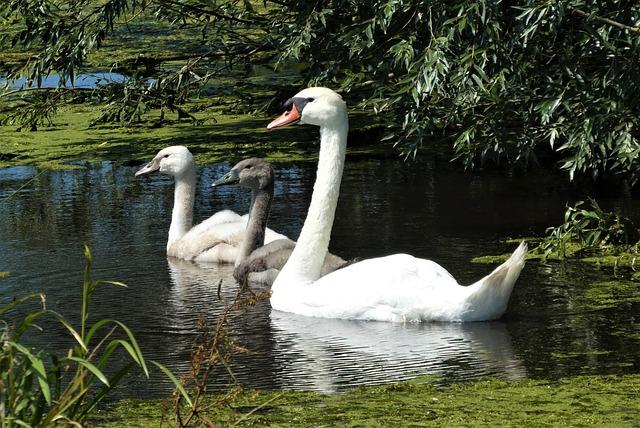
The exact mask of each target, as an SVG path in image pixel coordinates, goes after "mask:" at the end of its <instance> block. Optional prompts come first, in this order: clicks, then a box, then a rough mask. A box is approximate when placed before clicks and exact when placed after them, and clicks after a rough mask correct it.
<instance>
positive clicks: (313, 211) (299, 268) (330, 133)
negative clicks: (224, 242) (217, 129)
mask: <svg viewBox="0 0 640 428" xmlns="http://www.w3.org/2000/svg"><path fill="white" fill-rule="evenodd" d="M336 122H337V123H336ZM348 130H349V123H348V119H347V115H346V113H345V115H344V118H343V119H342V118H341V120H337V121H335V122H334V124H332V125H331V126H323V127H321V128H320V154H319V158H318V171H317V174H316V182H315V184H314V186H313V195H312V196H311V204H310V205H309V211H308V213H307V218H306V220H305V221H304V226H302V231H301V232H300V236H299V238H298V242H297V243H296V246H295V249H294V250H293V253H291V257H289V260H288V261H287V263H286V264H285V266H284V267H283V269H282V271H281V272H280V274H279V275H278V277H277V278H276V281H275V282H274V284H273V287H274V288H276V287H278V286H279V285H285V284H290V285H298V284H305V283H309V282H313V281H315V280H317V279H318V278H320V269H321V267H322V263H323V262H324V259H325V256H326V255H327V251H328V248H329V239H330V238H331V228H332V227H333V219H334V216H335V213H336V205H337V203H338V196H339V195H340V182H341V181H342V170H343V167H344V157H345V153H346V150H347V132H348Z"/></svg>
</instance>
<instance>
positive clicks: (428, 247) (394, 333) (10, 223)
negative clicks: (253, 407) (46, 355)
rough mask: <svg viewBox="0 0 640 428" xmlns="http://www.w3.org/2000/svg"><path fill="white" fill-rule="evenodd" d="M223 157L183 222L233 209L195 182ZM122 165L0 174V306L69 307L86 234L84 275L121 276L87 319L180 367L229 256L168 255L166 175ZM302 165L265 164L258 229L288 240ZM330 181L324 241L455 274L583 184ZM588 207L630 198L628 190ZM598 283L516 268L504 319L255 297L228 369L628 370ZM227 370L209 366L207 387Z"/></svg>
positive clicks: (537, 179) (541, 373) (624, 332)
mask: <svg viewBox="0 0 640 428" xmlns="http://www.w3.org/2000/svg"><path fill="white" fill-rule="evenodd" d="M229 167H230V165H228V164H216V165H209V166H205V167H203V168H201V169H200V170H199V173H200V178H199V182H198V196H197V206H196V219H197V220H201V219H203V218H205V217H206V216H208V215H211V214H212V213H213V212H215V211H217V210H219V209H221V208H230V209H234V210H236V211H239V212H245V211H246V210H247V208H248V202H249V201H248V195H247V194H244V193H242V192H238V191H237V190H236V189H234V188H230V187H227V188H219V189H211V188H210V185H211V183H212V181H213V180H214V179H215V178H217V177H219V176H221V175H222V174H224V172H226V170H227V169H228V168H229ZM135 170H136V168H135V167H124V166H116V165H114V164H111V163H108V162H104V163H102V164H99V165H88V166H87V167H86V168H85V169H81V170H73V171H47V172H39V171H38V170H36V169H35V168H30V167H19V168H9V169H4V170H0V200H1V201H2V203H1V204H0V219H1V220H0V255H2V258H1V259H0V271H10V272H11V276H10V277H9V278H7V279H4V280H0V303H6V302H7V301H9V300H10V299H12V298H14V297H16V296H20V295H23V294H26V293H30V292H33V291H44V292H45V293H46V295H47V299H48V305H49V306H50V307H51V308H53V309H55V310H57V311H59V312H62V313H63V314H65V315H67V316H68V317H69V318H72V319H74V317H77V316H76V313H77V312H79V309H78V308H79V303H80V293H81V280H82V268H83V266H84V260H83V257H82V246H83V244H84V243H87V244H88V245H89V246H90V247H91V249H92V251H93V254H94V257H95V269H94V276H95V277H97V278H103V279H111V280H118V281H122V282H125V283H126V284H128V285H129V288H128V289H126V290H122V289H117V288H103V289H101V290H99V291H98V292H97V294H96V297H95V299H94V301H93V307H92V308H93V309H92V312H91V315H92V317H94V319H98V318H103V317H111V318H116V319H119V320H122V321H124V322H125V323H127V324H128V325H129V327H131V329H132V330H133V331H134V332H135V334H136V336H137V337H138V339H139V342H140V345H141V348H142V350H143V353H144V354H145V356H146V357H147V358H153V359H157V360H160V361H162V362H164V363H165V364H166V365H168V366H169V367H170V368H172V369H173V370H175V371H177V372H181V373H182V372H184V371H186V370H187V368H188V366H189V360H190V352H191V347H192V344H193V341H194V338H195V334H196V332H197V328H196V323H197V320H198V317H199V316H203V317H204V318H205V319H206V320H207V321H208V322H209V323H211V324H212V325H213V324H214V323H215V321H216V319H217V316H218V315H219V314H220V313H221V311H222V309H223V307H224V306H225V304H227V303H229V302H230V301H231V299H232V298H233V296H234V295H235V293H236V285H235V283H234V282H233V280H232V278H231V268H230V267H226V266H223V267H219V266H200V265H195V264H193V263H189V262H183V261H178V260H167V258H166V256H165V243H166V234H167V230H168V226H169V216H170V212H171V205H172V198H173V193H172V192H173V186H172V182H171V180H170V179H169V178H167V177H162V176H154V177H150V178H148V179H136V178H134V176H133V173H134V172H135ZM314 177H315V164H313V163H301V164H293V165H292V164H287V165H282V166H277V179H278V184H277V186H276V196H275V200H274V204H273V209H272V213H271V221H270V226H271V227H272V228H274V229H275V230H277V231H279V232H281V233H284V234H286V235H288V236H289V237H292V238H296V237H297V235H298V234H299V231H300V228H301V226H302V222H303V220H304V215H305V212H306V207H307V205H308V202H309V199H310V195H311V191H312V184H313V180H314ZM21 186H23V187H22V188H20V187H21ZM17 189H19V190H17ZM341 189H342V192H341V196H340V201H339V204H338V210H337V213H336V221H335V226H334V228H333V233H332V240H331V250H332V251H333V252H334V253H336V254H339V255H341V256H343V257H345V258H352V257H371V256H379V255H386V254H392V253H396V252H408V253H411V254H413V255H415V256H418V257H425V258H430V259H433V260H435V261H437V262H438V263H440V264H442V265H443V266H444V267H446V268H447V269H448V270H449V271H450V272H451V273H452V274H453V275H454V276H455V277H456V278H457V279H458V280H459V281H460V282H461V283H471V282H473V281H475V280H477V279H479V278H480V277H481V276H483V275H485V274H487V273H488V272H489V271H490V270H491V268H492V267H491V266H484V265H475V264H471V263H470V262H469V260H470V259H471V258H473V257H475V256H479V255H485V254H495V253H503V252H507V251H511V250H513V249H514V248H515V245H507V244H504V243H502V242H501V240H502V239H503V238H504V237H506V236H530V235H532V234H541V233H543V232H544V229H545V228H546V227H548V226H551V225H556V224H558V223H559V222H560V221H561V219H562V213H563V211H564V206H565V202H566V201H567V200H575V199H576V198H578V197H580V196H581V192H580V190H579V189H577V188H575V187H574V186H569V185H568V184H566V183H565V181H564V180H563V179H562V178H558V177H553V176H549V175H545V174H535V173H530V174H527V175H517V174H516V175H506V174H504V173H490V172H487V173H483V174H473V173H464V172H460V171H455V170H451V169H450V168H442V167H441V165H438V164H436V163H435V162H432V161H425V162H421V163H415V164H405V163H403V162H402V161H399V160H366V161H348V162H347V165H346V167H345V176H344V179H343V184H342V188H341ZM604 205H605V206H607V207H614V206H617V207H622V208H623V209H625V210H630V209H636V208H637V206H638V204H637V201H635V200H632V199H615V200H608V201H604ZM608 279H611V278H610V275H609V273H606V272H602V271H600V270H598V269H597V268H593V267H588V266H582V265H571V264H569V265H560V264H552V265H549V266H545V265H540V264H536V263H528V264H527V266H526V267H525V269H524V271H523V273H522V275H521V278H520V279H519V281H518V283H517V285H516V287H515V290H514V292H513V295H512V298H511V301H510V304H509V308H508V310H507V314H506V315H505V316H504V317H503V319H501V320H500V321H496V322H487V323H469V324H456V323H430V324H422V325H398V324H390V323H379V322H353V321H341V320H322V319H314V318H306V317H300V316H296V315H291V314H285V313H280V312H276V311H273V312H272V311H271V309H270V307H269V304H268V301H263V302H260V303H258V304H257V305H255V306H252V307H249V308H247V309H246V310H245V312H246V313H244V314H243V315H242V316H241V317H236V318H234V321H233V323H232V326H233V329H234V332H235V334H236V335H237V337H238V339H239V342H240V343H242V344H243V345H244V346H245V347H246V348H247V349H248V350H249V352H248V353H245V354H242V355H239V356H238V357H236V358H235V359H234V361H233V365H232V368H233V372H234V374H235V376H236V379H237V380H238V381H239V382H241V383H242V384H244V385H245V386H248V387H265V388H287V389H314V390H320V391H339V390H341V389H344V388H347V387H350V386H354V385H360V384H376V383H384V382H390V381H395V380H400V379H408V378H412V377H415V376H417V375H423V374H431V375H436V376H439V377H440V378H441V379H442V380H443V381H444V382H452V381H465V380H469V379H477V378H480V377H484V376H498V377H502V378H509V379H513V378H522V377H535V378H556V377H560V376H567V375H574V374H611V373H627V372H634V373H635V372H638V364H639V359H640V334H639V333H640V324H639V323H638V320H637V314H638V313H639V312H638V309H639V304H638V303H637V301H638V299H637V298H636V299H635V300H634V299H633V298H632V299H624V298H623V299H621V300H620V301H617V300H615V299H614V302H613V303H612V304H610V305H609V306H607V307H597V308H596V309H594V305H593V304H592V303H593V301H592V300H593V299H592V298H591V297H590V296H592V295H593V290H594V287H595V288H597V287H598V285H597V284H598V282H600V281H606V280H608ZM221 280H222V283H221V284H220V281H221ZM218 284H220V291H221V293H220V294H221V295H220V297H219V296H218ZM635 285H636V284H632V286H630V287H627V293H628V290H629V289H631V290H632V291H631V293H632V294H633V296H632V297H634V296H635V297H638V292H637V291H633V290H638V288H637V287H635ZM634 287H635V288H634ZM612 293H613V294H614V295H615V293H617V291H616V290H615V289H614V290H613V291H612ZM596 294H597V293H596ZM614 297H615V296H614ZM623 297H625V296H623ZM627 297H628V296H627ZM32 340H34V341H35V342H36V343H40V344H43V345H44V344H47V345H48V346H52V347H54V348H64V346H67V345H68V344H69V341H68V338H67V336H66V335H65V334H64V332H63V331H58V330H51V329H48V330H46V333H45V334H41V335H35V336H34V337H33V338H32ZM228 381H229V379H228V376H227V375H226V373H225V372H224V370H221V371H219V372H218V373H216V375H215V376H213V381H212V388H214V389H215V388H224V387H225V385H226V383H227V382H228ZM170 390H171V385H170V383H169V381H167V380H166V379H164V378H163V377H162V376H161V375H159V374H156V375H154V376H153V377H152V379H151V380H150V381H144V380H142V379H136V380H135V381H134V383H133V384H131V385H128V386H127V389H126V390H125V391H124V392H123V394H125V395H131V396H136V397H140V396H163V395H166V394H167V393H168V391H170Z"/></svg>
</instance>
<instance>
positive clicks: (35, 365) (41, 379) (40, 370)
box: [7, 342, 51, 405]
mask: <svg viewBox="0 0 640 428" xmlns="http://www.w3.org/2000/svg"><path fill="white" fill-rule="evenodd" d="M7 343H8V344H9V346H12V347H14V348H15V349H17V350H18V351H19V352H21V353H23V354H24V355H26V356H27V358H28V359H29V362H30V363H31V368H32V369H33V370H34V371H35V372H36V374H37V375H38V383H39V384H40V391H41V392H42V395H43V396H44V399H45V400H46V401H47V404H49V405H51V390H50V388H49V382H48V381H47V371H46V370H45V368H44V363H43V362H42V360H41V359H40V358H38V357H37V356H35V355H33V354H32V353H31V351H29V350H28V349H27V348H25V347H24V346H22V345H20V344H19V343H16V342H7Z"/></svg>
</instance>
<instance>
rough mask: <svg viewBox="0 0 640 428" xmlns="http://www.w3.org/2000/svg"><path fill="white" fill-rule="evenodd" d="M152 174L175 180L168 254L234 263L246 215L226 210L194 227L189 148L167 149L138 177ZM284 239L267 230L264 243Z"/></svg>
mask: <svg viewBox="0 0 640 428" xmlns="http://www.w3.org/2000/svg"><path fill="white" fill-rule="evenodd" d="M153 172H159V173H161V174H165V175H170V176H173V177H174V179H175V191H174V200H173V212H172V214H171V226H169V238H168V240H167V255H168V256H171V257H177V258H180V259H184V260H194V261H198V262H215V263H233V262H235V260H236V256H237V254H238V247H239V245H240V243H241V242H242V240H243V239H244V235H245V227H246V225H247V216H246V215H245V216H240V215H238V214H236V213H235V212H233V211H230V210H223V211H219V212H217V213H215V214H214V215H212V216H211V217H209V218H208V219H206V220H204V221H203V222H202V223H200V224H198V225H196V226H193V204H194V202H195V193H196V165H195V162H194V160H193V155H192V154H191V152H190V151H189V149H187V148H186V147H183V146H171V147H166V148H164V149H162V150H160V151H159V152H158V154H157V155H156V156H155V157H154V158H153V159H152V160H151V162H149V163H148V164H147V165H146V166H145V167H144V168H142V169H140V170H139V171H138V172H136V174H135V175H136V177H137V176H140V175H146V174H151V173H153ZM283 238H286V236H284V235H281V234H279V233H276V232H274V231H273V230H271V229H267V230H266V233H265V242H271V241H273V240H276V239H283Z"/></svg>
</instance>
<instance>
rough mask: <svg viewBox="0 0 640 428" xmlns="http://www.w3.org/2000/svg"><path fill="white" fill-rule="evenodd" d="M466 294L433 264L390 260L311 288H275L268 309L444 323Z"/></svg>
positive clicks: (341, 272)
mask: <svg viewBox="0 0 640 428" xmlns="http://www.w3.org/2000/svg"><path fill="white" fill-rule="evenodd" d="M465 289H466V288H465V287H461V286H460V285H459V284H458V283H457V282H456V280H455V279H454V278H453V277H452V276H451V274H450V273H449V272H448V271H447V270H446V269H445V268H443V267H442V266H440V265H438V264H437V263H435V262H433V261H431V260H425V259H418V258H415V257H413V256H410V255H407V254H395V255H392V256H387V257H378V258H374V259H368V260H364V261H361V262H358V263H355V264H352V265H349V266H347V267H345V268H343V269H338V270H336V271H334V272H332V273H330V274H328V275H326V276H323V277H322V278H320V279H318V280H317V281H315V282H313V283H310V284H306V285H303V284H299V285H298V286H291V287H286V289H285V290H279V289H278V288H275V289H274V290H273V295H272V298H271V303H272V307H274V309H278V310H284V311H288V312H295V313H298V314H302V315H308V316H316V317H324V318H344V319H364V320H379V321H393V322H405V321H426V320H440V319H442V320H444V319H448V318H449V312H450V311H451V310H456V309H457V307H458V304H459V302H460V301H461V300H463V299H462V297H463V296H464V295H465V293H466V292H465Z"/></svg>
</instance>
